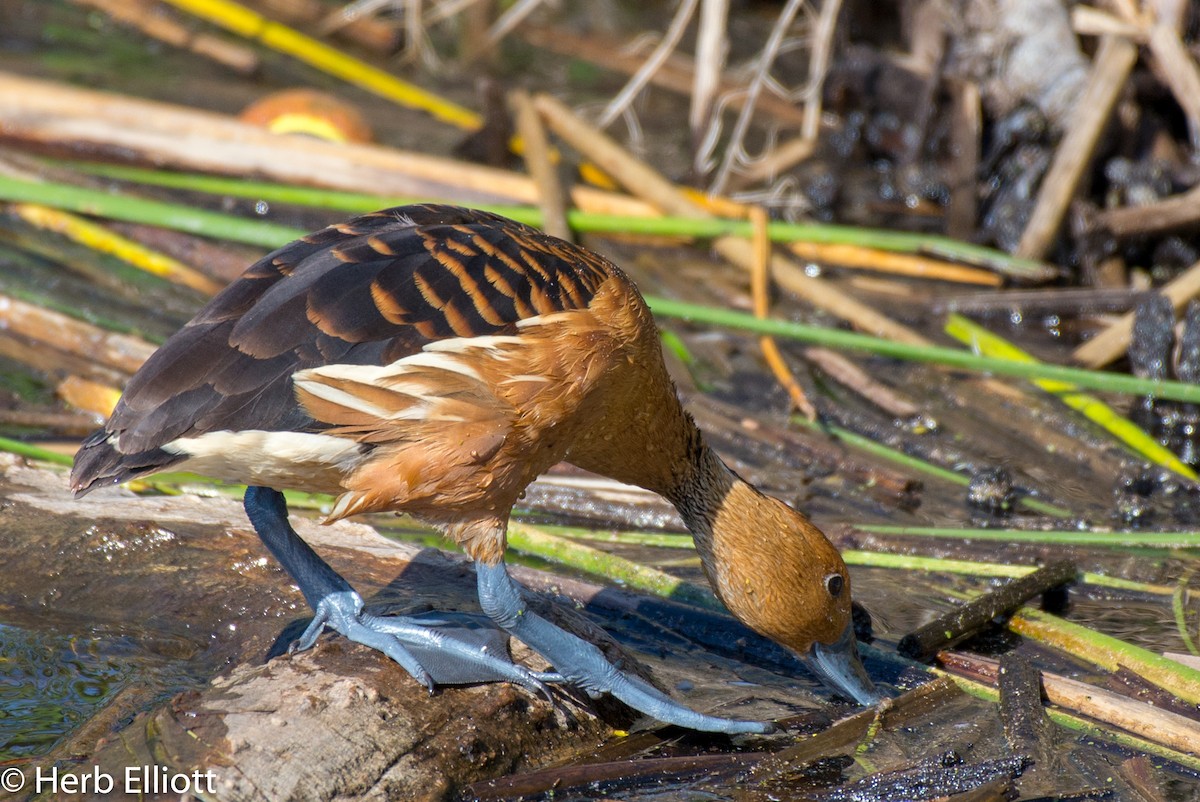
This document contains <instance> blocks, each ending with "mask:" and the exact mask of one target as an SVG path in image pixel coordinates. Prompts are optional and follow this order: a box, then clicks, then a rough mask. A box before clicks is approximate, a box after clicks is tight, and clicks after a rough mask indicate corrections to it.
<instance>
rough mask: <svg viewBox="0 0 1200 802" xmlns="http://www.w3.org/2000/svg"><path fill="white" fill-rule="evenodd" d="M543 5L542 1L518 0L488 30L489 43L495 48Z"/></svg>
mask: <svg viewBox="0 0 1200 802" xmlns="http://www.w3.org/2000/svg"><path fill="white" fill-rule="evenodd" d="M541 4H542V0H517V2H515V3H513V4H512V5H511V6H509V7H508V9H507V10H506V11H505V12H504V13H503V14H501V15H500V18H499V19H497V20H496V21H495V22H494V23H492V27H491V28H490V29H489V30H488V41H489V42H491V44H492V46H493V47H494V46H495V45H496V44H498V43H499V42H500V40H501V39H503V38H504V37H505V36H508V34H509V33H511V32H512V30H513V28H516V27H517V26H518V25H520V24H521V23H522V22H524V21H525V18H526V17H528V16H529V15H530V14H532V13H533V12H534V11H536V10H537V7H538V6H540V5H541Z"/></svg>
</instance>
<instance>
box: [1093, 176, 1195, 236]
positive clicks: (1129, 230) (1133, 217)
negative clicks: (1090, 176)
mask: <svg viewBox="0 0 1200 802" xmlns="http://www.w3.org/2000/svg"><path fill="white" fill-rule="evenodd" d="M1096 222H1097V223H1098V224H1099V225H1101V226H1103V227H1104V228H1105V229H1107V230H1108V232H1109V233H1111V234H1112V235H1113V236H1114V237H1134V236H1143V235H1155V234H1162V233H1164V232H1167V231H1172V230H1174V229H1177V228H1184V227H1186V226H1192V225H1195V224H1196V223H1198V222H1200V186H1195V187H1192V188H1191V189H1189V190H1188V191H1187V192H1184V193H1182V194H1180V195H1174V196H1172V197H1170V198H1166V199H1164V200H1160V201H1157V202H1155V203H1147V204H1146V205H1144V206H1122V207H1120V208H1117V209H1107V210H1105V211H1102V212H1100V213H1098V214H1097V215H1096Z"/></svg>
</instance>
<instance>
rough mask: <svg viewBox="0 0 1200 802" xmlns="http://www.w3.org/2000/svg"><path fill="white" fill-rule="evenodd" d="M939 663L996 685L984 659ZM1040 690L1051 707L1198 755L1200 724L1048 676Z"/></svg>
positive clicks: (994, 668)
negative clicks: (1042, 690) (1053, 705)
mask: <svg viewBox="0 0 1200 802" xmlns="http://www.w3.org/2000/svg"><path fill="white" fill-rule="evenodd" d="M938 659H939V660H940V662H941V663H942V664H943V665H944V666H946V667H947V668H950V669H956V668H958V669H962V670H965V671H967V672H968V673H969V674H970V675H971V676H973V677H981V678H983V679H986V680H990V681H992V682H995V681H996V680H997V678H998V676H999V670H1000V666H999V664H997V663H996V662H995V661H993V660H988V659H987V658H984V657H977V656H975V655H970V654H962V653H958V652H947V653H943V654H941V655H939V658H938ZM1042 687H1043V689H1044V690H1045V693H1046V699H1047V700H1048V701H1049V702H1050V703H1051V704H1055V705H1058V706H1060V707H1063V708H1066V709H1067V710H1074V711H1077V712H1079V713H1082V714H1083V715H1085V716H1089V717H1091V718H1094V719H1096V720H1097V721H1102V722H1104V723H1106V724H1110V725H1112V726H1115V727H1120V728H1121V729H1123V730H1126V731H1128V732H1131V733H1134V734H1135V735H1138V736H1140V737H1142V738H1145V739H1147V740H1150V741H1153V742H1154V743H1157V744H1162V745H1163V746H1166V747H1168V748H1170V749H1177V750H1179V751H1180V752H1184V753H1185V754H1189V755H1200V751H1198V750H1200V722H1196V721H1194V720H1193V719H1190V718H1187V717H1185V716H1181V715H1179V714H1178V713H1171V712H1169V711H1166V710H1161V709H1159V708H1156V707H1154V706H1153V705H1148V704H1146V703H1144V702H1138V701H1136V700H1134V699H1130V698H1129V697H1127V696H1123V695H1121V694H1119V693H1114V692H1113V691H1110V690H1107V689H1105V688H1099V687H1097V686H1095V685H1090V684H1087V683H1084V682H1080V681H1078V680H1074V679H1070V678H1068V677H1063V676H1059V675H1057V674H1051V673H1048V672H1043V673H1042Z"/></svg>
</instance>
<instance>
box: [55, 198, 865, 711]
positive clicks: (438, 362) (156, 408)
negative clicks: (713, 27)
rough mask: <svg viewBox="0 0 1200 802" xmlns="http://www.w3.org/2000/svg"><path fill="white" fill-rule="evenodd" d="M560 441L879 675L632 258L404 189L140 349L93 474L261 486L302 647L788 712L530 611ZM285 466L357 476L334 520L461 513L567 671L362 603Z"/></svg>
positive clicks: (496, 591)
mask: <svg viewBox="0 0 1200 802" xmlns="http://www.w3.org/2000/svg"><path fill="white" fill-rule="evenodd" d="M562 460H566V461H569V462H571V463H574V464H575V465H577V466H579V467H581V468H584V469H586V470H589V471H593V472H595V473H599V474H603V475H605V476H609V477H612V478H614V479H617V480H619V481H622V482H627V483H630V484H635V485H640V486H642V487H644V488H647V489H649V490H652V491H654V492H656V493H659V494H661V495H662V496H664V497H665V498H667V499H668V500H670V501H671V502H672V503H673V504H674V505H675V507H676V508H677V509H678V510H679V513H680V515H681V516H682V517H683V520H684V522H685V523H686V524H687V527H688V529H689V530H690V531H691V532H692V534H693V536H694V538H695V542H696V548H697V550H698V552H699V554H700V557H701V559H702V561H703V565H704V570H705V572H706V574H707V575H708V578H709V580H710V581H711V582H712V584H713V586H714V587H715V588H716V592H717V595H718V596H719V597H720V598H721V600H722V601H723V602H724V603H725V605H726V606H727V607H728V608H729V609H730V611H732V612H733V614H734V615H736V616H737V617H738V618H739V619H741V620H742V621H743V622H745V623H746V624H747V625H749V626H750V627H751V628H753V629H754V630H756V631H758V632H760V633H761V634H763V635H766V636H767V637H769V638H772V639H773V640H775V641H777V642H778V643H780V644H782V645H783V646H785V647H787V648H789V649H790V650H791V651H793V652H794V653H795V654H797V655H799V656H800V657H802V658H803V659H804V660H805V662H806V663H807V664H808V665H809V666H810V667H811V668H812V669H813V670H814V672H815V673H816V674H817V675H819V676H820V677H821V678H822V679H823V680H824V681H825V682H827V683H828V684H830V685H831V686H832V687H833V688H834V689H836V690H839V691H841V692H842V693H843V694H846V695H848V696H850V697H851V698H853V699H855V700H856V701H858V702H859V703H861V704H871V703H874V702H875V701H878V700H879V699H881V698H882V696H881V694H880V693H879V692H878V691H877V690H876V689H875V687H874V686H873V685H872V683H871V680H870V679H869V678H868V676H867V674H866V672H865V671H864V669H863V667H862V663H861V662H860V661H859V657H858V650H857V646H856V644H855V640H854V634H853V627H852V625H851V620H850V577H849V575H848V574H847V572H846V566H845V563H843V562H842V559H841V557H840V555H839V554H838V552H837V550H836V549H835V548H834V547H833V545H832V544H830V542H829V541H828V540H827V539H826V538H825V536H824V535H823V534H822V533H821V532H820V531H819V530H818V529H817V528H816V527H815V526H813V524H811V523H810V522H809V521H808V519H807V518H805V517H804V516H803V515H801V514H800V513H799V512H796V511H795V510H793V509H791V508H790V507H788V506H787V505H785V504H784V503H783V502H781V501H778V500H776V499H773V498H770V497H768V496H765V495H763V494H762V493H760V492H759V491H758V490H756V489H755V488H754V487H752V486H751V485H749V484H747V483H746V482H745V481H743V480H742V479H741V478H739V477H738V476H737V475H736V474H734V473H733V472H732V471H730V470H729V469H728V468H727V467H726V466H725V464H724V463H723V462H721V460H720V459H719V458H718V457H717V455H716V454H714V453H713V452H712V450H710V449H709V447H708V446H707V445H706V444H705V441H704V438H703V436H702V435H701V433H700V431H699V430H698V429H697V428H696V426H695V424H694V423H693V422H692V418H691V417H690V416H689V415H688V414H687V413H686V412H685V411H684V410H683V408H682V407H681V405H680V403H679V401H678V399H677V397H676V394H675V388H674V386H673V385H672V382H671V380H670V378H669V377H668V375H667V371H666V368H665V366H664V364H663V358H662V351H661V348H660V345H659V340H658V333H657V330H656V329H655V326H654V321H653V319H652V317H651V315H650V311H649V310H648V309H647V307H646V304H645V302H644V301H643V300H642V297H641V296H640V295H639V293H638V291H637V289H636V288H635V287H634V285H633V283H632V282H631V281H630V280H629V278H627V277H626V275H625V274H624V273H623V272H622V271H621V270H620V269H619V268H617V267H616V266H615V265H613V264H612V263H611V262H609V261H608V260H607V259H605V258H603V257H601V256H599V255H597V254H595V253H593V252H591V251H588V250H586V249H584V248H580V247H576V246H574V245H571V244H569V243H566V242H563V241H562V240H558V239H555V238H553V237H549V236H547V235H545V234H543V233H541V232H539V231H537V230H534V229H532V228H529V227H527V226H524V225H521V224H519V223H516V222H513V221H511V220H508V219H505V218H503V217H499V216H496V215H493V214H487V213H484V212H479V211H472V210H467V209H461V208H457V207H451V206H439V205H422V206H404V207H399V208H395V209H388V210H385V211H380V212H375V213H373V214H367V215H363V216H361V217H357V218H354V219H352V220H349V221H347V222H344V223H340V224H337V225H333V226H330V227H329V228H326V229H324V230H322V231H318V232H316V233H313V234H310V235H308V236H306V237H303V238H302V239H299V240H297V241H295V242H293V243H291V244H289V245H285V246H284V247H283V248H280V249H279V250H277V251H275V252H274V253H272V254H269V255H268V256H266V257H264V258H263V259H261V260H260V261H258V262H257V263H255V264H254V265H253V266H252V267H250V268H249V269H248V270H247V271H246V272H245V274H244V275H242V277H241V278H240V279H238V280H237V281H235V282H234V283H233V284H231V285H230V286H229V287H228V288H226V289H225V290H224V291H223V292H221V293H220V294H219V295H217V296H216V297H215V298H214V299H213V300H212V301H211V302H210V303H209V304H208V305H207V306H205V307H204V309H202V310H201V311H200V312H199V313H198V314H197V315H196V317H195V318H193V319H192V321H191V322H190V323H188V324H187V325H186V326H184V327H183V328H182V329H181V330H180V331H179V332H178V333H176V334H175V335H174V336H172V337H171V338H170V339H169V340H168V341H167V342H166V343H165V344H164V345H163V346H162V348H160V349H159V350H158V351H157V352H156V353H155V354H154V355H153V356H151V357H150V359H149V360H148V361H147V362H146V363H145V365H144V366H143V367H142V368H141V370H139V371H138V372H137V374H136V375H135V376H134V377H133V379H132V380H131V381H130V382H129V385H128V387H127V388H126V390H125V394H124V396H123V397H122V399H121V401H120V403H119V404H118V405H117V407H116V410H115V411H114V412H113V414H112V417H111V418H110V419H109V421H108V423H107V425H106V426H105V427H104V428H103V429H101V430H99V431H97V432H96V433H94V434H93V435H92V436H90V437H89V438H88V439H87V440H86V441H85V442H84V443H83V445H82V447H81V448H80V450H79V453H78V454H77V455H76V457H75V466H74V470H73V471H72V474H71V483H72V488H73V490H74V491H75V493H76V494H77V495H82V494H84V493H87V492H88V491H89V490H91V489H93V488H95V487H96V486H97V485H103V484H112V483H117V482H123V481H126V480H128V479H132V478H134V477H138V476H143V475H146V474H150V473H154V472H156V471H161V470H163V469H166V468H184V469H187V470H194V471H197V472H199V473H203V474H206V475H208V476H212V477H217V478H221V479H225V480H229V481H234V482H240V483H244V484H246V485H248V486H249V489H248V490H247V492H246V496H245V507H246V514H247V516H248V517H249V519H250V521H251V523H252V524H253V526H254V528H255V530H256V531H257V532H258V534H259V536H260V537H261V538H262V541H263V543H264V544H265V545H266V547H267V548H268V550H270V552H271V553H272V554H273V555H274V556H275V557H276V558H277V559H278V560H279V562H280V563H282V565H283V567H284V568H285V569H286V570H287V571H288V573H289V574H290V575H291V577H292V578H293V579H294V580H295V582H296V584H297V585H298V586H299V588H300V590H301V591H302V592H303V594H304V597H305V599H306V600H307V601H308V603H309V604H310V605H311V606H312V607H313V609H314V611H315V616H314V618H313V621H312V623H311V624H310V625H309V627H308V629H307V630H306V631H305V632H304V634H303V635H302V636H301V637H300V639H299V640H298V641H297V644H296V645H297V647H298V648H300V649H305V648H308V647H310V646H311V645H312V644H313V643H314V642H315V640H316V638H317V636H318V635H319V634H320V633H321V632H322V630H323V629H324V628H325V627H330V628H332V629H334V630H336V631H337V632H340V633H341V634H343V635H345V636H346V637H348V638H350V639H351V640H353V641H357V642H359V643H363V644H366V645H367V646H371V647H373V648H375V649H378V650H380V651H382V652H384V653H385V654H387V655H388V656H389V657H391V658H392V659H394V660H395V661H396V662H398V663H399V664H400V665H402V666H403V667H404V668H405V669H407V670H408V672H409V673H411V674H412V676H413V677H415V678H416V679H417V680H418V681H420V682H422V683H424V684H425V685H426V686H428V687H429V688H430V689H432V688H433V687H434V686H435V685H436V684H455V683H469V682H487V681H496V680H507V681H511V682H515V683H518V684H520V685H523V686H525V687H527V688H530V689H532V690H535V691H539V692H542V693H545V692H546V685H545V683H549V682H570V683H573V684H575V685H577V686H579V687H581V688H582V689H584V690H586V691H587V692H588V693H590V694H592V695H593V696H595V695H598V694H600V693H603V692H607V693H610V694H612V695H614V696H616V697H617V698H619V699H621V700H622V701H624V702H625V703H626V704H628V705H630V706H631V707H633V708H635V709H637V710H639V711H641V712H643V713H645V714H648V715H650V716H653V717H655V718H658V719H660V720H662V721H665V722H670V723H674V724H678V725H681V726H684V727H690V728H693V729H697V730H710V731H717V732H728V733H736V732H767V731H769V730H770V729H771V725H770V724H769V723H766V722H756V721H734V720H730V719H724V718H718V717H715V716H709V715H704V714H701V713H698V712H695V711H693V710H691V709H690V708H688V707H685V706H683V705H681V704H679V703H678V702H676V701H674V700H672V699H671V698H670V697H668V696H667V695H665V694H663V693H661V692H660V691H658V690H657V689H655V688H653V687H652V686H651V685H649V684H648V683H646V682H644V681H642V680H640V679H638V678H636V677H633V676H631V675H628V674H626V673H624V672H622V671H619V670H618V669H617V668H615V667H614V666H613V665H611V664H610V663H609V662H608V661H607V660H606V659H605V658H604V657H603V655H602V654H601V652H600V650H599V649H597V648H596V647H595V646H594V645H592V644H590V643H587V642H585V641H583V640H581V639H579V638H577V637H575V636H574V635H571V634H568V633H567V632H565V631H563V630H561V629H559V628H558V627H556V626H555V625H553V624H551V623H550V622H548V621H547V620H545V619H544V618H542V617H540V616H538V615H536V614H534V613H532V612H530V611H529V609H528V608H527V607H526V604H525V602H524V601H523V599H522V597H521V591H520V586H519V585H517V584H516V583H515V582H514V581H513V580H512V579H511V578H510V577H509V575H508V572H507V570H506V568H505V564H504V548H505V531H506V527H507V523H508V518H509V514H510V512H511V510H512V507H513V504H514V503H515V502H516V500H517V499H518V498H519V497H520V495H521V493H522V491H523V490H524V489H525V487H526V485H528V484H529V483H530V482H532V481H533V480H534V479H535V478H536V477H537V476H538V475H539V474H541V473H542V472H544V471H545V470H546V469H548V468H549V467H550V466H551V465H553V464H555V463H557V462H559V461H562ZM279 488H294V489H298V490H306V491H312V492H321V493H331V494H334V495H336V496H337V501H336V503H335V504H334V505H333V509H332V511H331V512H330V513H329V515H328V517H327V519H326V520H328V521H335V520H338V519H340V518H344V517H346V516H349V515H354V514H357V513H365V512H381V511H403V512H407V513H411V514H413V515H416V516H419V517H421V518H424V519H425V520H427V521H429V522H431V523H433V524H435V525H437V526H438V527H440V528H441V529H442V530H443V531H444V532H445V533H446V534H447V535H448V536H449V537H451V538H452V539H453V540H454V541H456V542H457V543H459V544H460V545H461V546H462V547H463V549H464V550H465V551H466V553H467V554H468V555H469V556H470V557H471V558H472V559H473V560H474V561H475V568H476V574H477V577H478V593H479V601H480V605H481V606H482V608H483V610H484V612H486V614H487V616H488V617H489V618H490V620H491V622H494V624H495V625H497V626H499V627H500V628H501V629H503V630H505V631H507V632H508V633H510V634H512V635H515V636H516V637H518V638H520V639H521V640H522V641H524V642H525V643H526V644H528V645H529V646H530V647H532V648H533V649H534V650H536V651H537V652H539V653H540V654H541V655H542V656H544V657H545V658H546V659H547V660H548V661H549V662H550V664H551V665H552V666H553V667H554V669H555V670H554V672H552V673H551V672H543V673H538V672H533V671H530V670H528V669H526V668H524V667H522V666H518V665H514V664H513V663H511V662H510V661H509V660H507V659H505V657H504V656H503V650H502V649H501V650H497V649H495V648H492V646H493V645H494V639H493V640H491V641H488V642H487V643H485V642H484V641H483V640H481V638H480V636H478V635H477V634H473V633H474V632H475V631H476V630H477V629H478V627H474V628H471V627H465V626H460V625H456V624H455V623H454V622H453V620H452V619H451V618H444V619H441V620H437V621H430V620H423V619H420V618H413V617H405V616H396V617H391V616H389V617H379V616H374V615H371V614H369V613H367V612H364V610H363V602H362V599H361V597H360V596H359V595H358V593H356V592H355V591H354V589H353V588H352V587H351V586H350V585H349V583H347V582H346V580H345V579H343V578H342V577H341V576H340V575H339V574H337V573H336V572H335V571H334V570H333V569H332V568H331V567H330V566H329V565H327V564H326V563H325V562H324V561H323V560H322V559H321V558H320V557H319V556H317V554H316V552H314V551H313V550H312V548H310V547H309V546H308V544H306V543H305V542H304V541H303V540H301V539H300V537H299V535H297V534H296V533H295V531H294V530H293V529H292V528H291V526H290V525H289V523H288V519H287V507H286V504H285V502H284V498H283V495H282V494H281V493H280V492H279ZM491 632H492V633H496V630H495V629H491ZM497 651H499V652H500V653H501V654H497Z"/></svg>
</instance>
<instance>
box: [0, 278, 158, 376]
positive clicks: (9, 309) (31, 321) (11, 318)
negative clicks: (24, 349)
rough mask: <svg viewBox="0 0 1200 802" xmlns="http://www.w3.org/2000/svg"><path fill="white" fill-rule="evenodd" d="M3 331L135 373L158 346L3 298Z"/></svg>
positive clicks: (0, 319)
mask: <svg viewBox="0 0 1200 802" xmlns="http://www.w3.org/2000/svg"><path fill="white" fill-rule="evenodd" d="M0 328H3V329H6V330H7V331H9V332H12V333H13V334H18V335H20V336H22V337H28V338H29V339H31V340H37V341H39V342H43V343H46V344H48V345H51V346H53V347H54V348H57V349H59V350H62V351H66V352H68V353H71V354H77V355H82V356H84V357H86V358H89V359H94V360H95V361H97V362H99V363H100V364H102V365H106V366H108V367H111V368H114V369H116V370H119V371H122V372H123V373H127V374H133V373H134V372H135V371H137V369H138V368H139V367H141V365H142V363H143V362H145V361H146V360H147V359H148V358H149V357H150V354H152V353H154V351H155V350H157V349H156V347H155V346H154V345H152V344H150V343H148V342H146V341H145V340H143V339H141V338H140V337H132V336H129V335H127V334H114V333H112V332H107V331H104V330H103V329H99V328H97V327H95V326H93V325H91V324H89V323H84V322H83V321H81V320H75V319H74V318H70V317H67V316H66V315H62V314H59V313H58V312H51V311H49V310H47V309H42V308H41V307H39V306H33V305H32V304H27V303H25V302H24V301H20V300H17V299H16V298H13V297H12V296H10V295H0Z"/></svg>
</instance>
